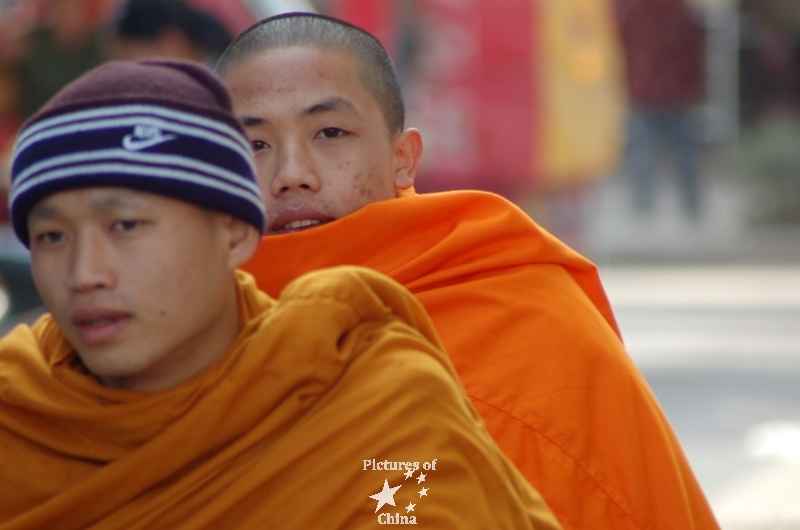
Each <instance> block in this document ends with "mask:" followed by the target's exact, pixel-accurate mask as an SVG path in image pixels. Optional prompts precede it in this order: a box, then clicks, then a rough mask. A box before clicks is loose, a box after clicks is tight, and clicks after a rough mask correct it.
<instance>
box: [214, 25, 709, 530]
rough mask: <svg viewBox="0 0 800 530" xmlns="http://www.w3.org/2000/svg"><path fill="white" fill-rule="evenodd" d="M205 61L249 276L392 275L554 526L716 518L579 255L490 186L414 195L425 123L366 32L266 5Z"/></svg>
mask: <svg viewBox="0 0 800 530" xmlns="http://www.w3.org/2000/svg"><path fill="white" fill-rule="evenodd" d="M217 71H218V73H219V74H220V75H221V76H222V77H223V80H224V82H225V83H226V85H227V86H228V88H229V89H230V90H231V93H232V98H233V104H234V110H235V112H236V114H237V115H238V117H239V119H240V120H241V121H242V122H243V123H244V126H245V128H246V130H247V133H248V136H249V138H250V141H251V144H252V146H253V149H254V150H255V159H256V168H257V179H258V183H259V186H260V187H261V190H262V194H263V197H264V204H265V206H266V214H267V219H268V221H267V233H266V235H265V237H264V238H263V239H262V242H261V245H260V247H259V249H258V250H257V252H256V255H255V256H254V258H253V259H251V260H250V261H249V263H248V264H246V265H245V268H246V269H247V270H249V271H250V272H251V273H253V274H254V276H255V277H256V281H257V282H258V285H259V286H260V287H261V288H262V289H264V290H266V291H267V292H268V293H270V294H276V293H278V292H280V290H281V289H283V287H284V286H285V285H286V284H287V283H288V282H290V281H292V279H294V278H295V277H297V276H298V275H301V274H303V273H305V272H309V271H313V270H316V269H322V268H326V267H331V266H337V265H344V264H352V265H361V266H365V267H369V268H372V269H375V270H377V271H380V272H382V273H384V274H387V275H389V276H390V277H392V278H394V279H395V280H397V281H398V282H400V283H402V284H403V285H405V286H406V287H407V288H408V289H409V290H410V291H411V292H412V293H414V294H415V295H416V297H417V299H418V300H419V301H420V302H422V304H423V305H424V306H425V308H426V309H427V311H428V312H429V314H430V316H431V318H432V320H433V322H434V324H435V327H436V330H437V331H438V333H439V335H440V336H441V339H442V341H443V343H444V346H445V348H446V351H447V352H448V354H449V356H450V358H451V360H452V362H453V364H454V366H455V368H456V370H457V372H458V374H459V376H460V378H461V381H462V382H463V384H464V386H465V388H466V390H467V393H468V395H469V397H470V399H471V401H472V403H473V405H474V406H475V407H476V408H477V410H478V411H479V413H480V415H481V416H482V418H483V421H484V422H485V423H486V425H487V427H488V429H489V432H490V433H491V434H492V436H493V437H494V438H495V440H496V441H497V443H498V444H499V446H500V448H501V449H502V450H503V451H504V452H505V454H506V455H507V456H509V457H510V458H511V460H512V461H513V462H514V463H515V464H516V466H517V467H518V468H519V469H520V470H521V471H522V473H523V475H524V476H525V477H526V479H527V480H528V481H529V482H530V483H531V484H532V485H534V486H535V487H536V488H537V489H538V490H539V491H540V492H541V493H542V495H543V497H544V498H545V500H546V501H547V504H548V505H549V506H550V508H551V509H552V510H553V512H554V514H555V515H556V516H557V518H558V519H559V521H560V522H561V523H562V525H563V526H564V528H569V529H579V528H593V529H608V530H612V529H613V530H620V529H630V530H639V529H644V528H647V529H654V530H655V529H663V530H667V529H673V528H687V529H688V528H696V529H716V528H718V526H717V523H716V522H715V520H714V517H713V514H712V513H711V510H710V508H709V505H708V503H707V501H706V499H705V496H704V495H703V492H702V491H701V489H700V486H699V485H698V482H697V480H696V478H695V476H694V474H693V473H692V470H691V468H690V466H689V464H688V462H687V460H686V457H685V455H684V454H683V451H682V450H681V447H680V444H679V442H678V440H677V439H676V437H675V434H674V433H673V431H672V429H671V427H670V425H669V423H668V421H667V419H666V417H665V416H664V413H663V412H662V410H661V408H660V407H659V405H658V403H657V401H656V399H655V397H654V396H653V394H652V392H651V391H650V389H649V388H648V386H647V384H646V383H645V381H644V379H643V377H642V376H641V374H640V373H639V371H638V370H637V369H636V367H635V366H634V364H633V363H632V361H631V359H630V358H629V357H628V355H627V353H626V352H625V348H624V346H623V344H622V342H621V339H620V334H619V330H618V328H617V324H616V321H615V319H614V316H613V313H612V311H611V308H610V306H609V303H608V300H607V299H606V296H605V293H604V291H603V287H602V285H601V283H600V280H599V277H598V273H597V270H596V268H595V267H594V265H593V264H591V263H590V262H588V261H587V260H586V259H584V258H582V257H581V256H579V255H578V254H576V253H575V252H574V251H572V250H571V249H569V248H567V247H566V246H565V245H563V244H562V243H561V242H559V241H558V240H556V239H555V238H553V237H552V236H551V235H550V234H548V233H547V232H545V231H544V230H542V229H541V228H540V227H538V226H537V225H536V224H535V223H534V222H533V221H531V220H530V219H529V218H528V217H527V216H526V215H525V214H524V213H523V212H522V211H520V210H519V209H518V208H516V207H515V206H514V205H512V204H510V203H509V202H507V201H506V200H504V199H502V198H501V197H498V196H496V195H492V194H489V193H482V192H476V191H458V192H448V193H440V194H428V195H425V194H423V195H418V194H415V193H414V191H413V183H414V177H415V175H416V171H417V166H418V163H419V160H420V157H421V154H422V137H421V135H420V133H419V132H418V131H417V130H415V129H413V128H406V126H405V123H404V112H403V102H402V97H401V93H400V89H399V83H398V80H397V74H396V72H395V69H394V66H393V65H392V62H391V60H390V58H389V56H388V54H387V53H386V51H385V49H384V48H383V47H382V46H381V45H380V43H379V42H378V41H377V40H376V39H375V38H374V37H372V36H371V35H369V34H368V33H366V32H364V31H362V30H360V29H359V28H357V27H354V26H352V25H350V24H347V23H345V22H342V21H339V20H335V19H331V18H327V17H324V16H318V15H312V14H308V13H294V14H287V15H280V16H277V17H273V18H270V19H266V20H264V21H262V22H260V23H259V24H256V25H255V26H253V27H252V28H250V29H249V30H248V31H246V32H245V33H244V34H242V35H241V36H239V38H238V39H237V40H236V41H234V43H233V44H232V45H231V46H230V47H229V48H228V50H227V51H226V52H225V54H223V56H222V58H221V60H220V62H219V64H218V66H217ZM409 392H413V389H409Z"/></svg>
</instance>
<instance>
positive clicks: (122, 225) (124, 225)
mask: <svg viewBox="0 0 800 530" xmlns="http://www.w3.org/2000/svg"><path fill="white" fill-rule="evenodd" d="M143 224H144V221H140V220H138V219H124V220H120V221H116V222H115V223H114V224H113V225H112V227H111V228H112V230H114V231H115V232H122V233H126V232H131V231H133V230H136V229H137V228H139V227H140V226H142V225H143Z"/></svg>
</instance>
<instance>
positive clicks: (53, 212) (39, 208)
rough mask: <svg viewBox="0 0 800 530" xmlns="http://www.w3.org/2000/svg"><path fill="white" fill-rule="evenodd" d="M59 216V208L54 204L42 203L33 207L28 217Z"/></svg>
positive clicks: (49, 217)
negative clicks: (54, 206) (53, 205)
mask: <svg viewBox="0 0 800 530" xmlns="http://www.w3.org/2000/svg"><path fill="white" fill-rule="evenodd" d="M56 217H58V210H57V209H56V208H53V207H52V206H45V205H42V204H39V205H36V206H34V207H33V208H31V211H30V213H28V219H54V218H56Z"/></svg>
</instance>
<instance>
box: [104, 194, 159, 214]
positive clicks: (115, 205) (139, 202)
mask: <svg viewBox="0 0 800 530" xmlns="http://www.w3.org/2000/svg"><path fill="white" fill-rule="evenodd" d="M151 207H152V205H151V204H149V202H148V201H146V200H143V199H142V198H140V197H138V196H136V195H132V194H128V193H125V194H116V193H115V194H111V195H106V196H103V197H99V198H97V199H95V200H93V201H92V204H91V209H92V210H94V211H109V210H117V209H120V208H148V209H149V208H151Z"/></svg>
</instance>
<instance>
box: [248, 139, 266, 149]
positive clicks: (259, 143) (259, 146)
mask: <svg viewBox="0 0 800 530" xmlns="http://www.w3.org/2000/svg"><path fill="white" fill-rule="evenodd" d="M250 145H251V146H253V151H261V150H262V149H266V148H267V147H269V144H268V143H267V142H262V141H261V140H253V141H252V142H250Z"/></svg>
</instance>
